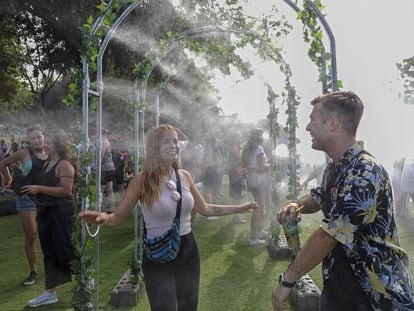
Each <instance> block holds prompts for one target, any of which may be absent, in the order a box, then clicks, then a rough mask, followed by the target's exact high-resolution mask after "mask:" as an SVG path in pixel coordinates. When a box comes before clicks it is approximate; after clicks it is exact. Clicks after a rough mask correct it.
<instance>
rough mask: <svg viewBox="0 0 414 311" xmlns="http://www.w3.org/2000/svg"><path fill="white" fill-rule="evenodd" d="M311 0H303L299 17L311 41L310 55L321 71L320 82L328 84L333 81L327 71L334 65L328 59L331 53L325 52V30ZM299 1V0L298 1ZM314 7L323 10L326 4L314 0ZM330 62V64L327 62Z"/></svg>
mask: <svg viewBox="0 0 414 311" xmlns="http://www.w3.org/2000/svg"><path fill="white" fill-rule="evenodd" d="M310 1H311V0H309V1H306V0H304V1H303V9H302V10H301V11H299V12H298V15H297V19H300V20H301V21H302V23H303V26H304V27H303V39H304V41H305V42H307V43H310V47H309V50H308V56H309V58H310V59H311V61H312V62H313V63H314V64H315V65H316V66H317V68H318V72H319V79H318V81H319V82H325V83H326V84H327V85H329V84H331V83H332V79H331V77H330V75H329V74H327V72H328V73H329V72H331V70H332V66H331V64H330V63H328V61H329V60H330V59H331V54H330V53H329V52H325V48H324V45H323V42H322V38H323V31H322V27H321V26H320V24H319V22H318V17H317V15H316V13H315V12H314V11H313V10H312V8H311V4H310V3H309V2H310ZM296 2H297V1H296ZM312 4H313V6H314V7H316V8H317V9H318V10H319V11H320V12H322V11H323V9H324V8H325V6H324V5H323V4H322V3H321V0H314V1H312ZM327 63H328V64H327ZM337 83H338V88H339V89H341V88H342V87H343V83H342V81H341V80H338V82H337Z"/></svg>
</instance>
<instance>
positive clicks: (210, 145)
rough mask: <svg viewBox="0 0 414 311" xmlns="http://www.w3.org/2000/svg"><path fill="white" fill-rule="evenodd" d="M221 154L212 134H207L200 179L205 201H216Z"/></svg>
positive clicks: (218, 188)
mask: <svg viewBox="0 0 414 311" xmlns="http://www.w3.org/2000/svg"><path fill="white" fill-rule="evenodd" d="M223 164H224V160H223V155H222V152H221V150H220V147H219V145H218V143H217V139H216V137H215V136H214V135H213V134H207V137H206V139H205V144H204V148H203V157H202V166H203V172H202V174H201V181H202V182H203V193H204V197H205V198H206V200H207V202H209V203H217V202H218V201H219V198H218V197H219V192H220V185H221V179H222V178H223Z"/></svg>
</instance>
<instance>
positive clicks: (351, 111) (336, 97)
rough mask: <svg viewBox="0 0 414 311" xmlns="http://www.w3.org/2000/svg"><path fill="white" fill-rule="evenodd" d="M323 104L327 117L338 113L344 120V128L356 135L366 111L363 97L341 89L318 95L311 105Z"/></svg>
mask: <svg viewBox="0 0 414 311" xmlns="http://www.w3.org/2000/svg"><path fill="white" fill-rule="evenodd" d="M318 103H321V104H322V107H323V109H324V111H325V113H326V117H327V118H328V117H329V116H332V115H336V116H337V117H338V118H339V119H341V121H342V127H343V129H344V130H345V131H346V132H347V133H348V134H350V135H354V136H355V135H356V132H357V129H358V125H359V122H360V121H361V117H362V114H363V112H364V104H363V103H362V101H361V99H360V98H359V97H358V96H357V95H356V94H355V93H354V92H351V91H347V92H345V91H341V92H333V93H329V94H325V95H322V96H318V97H316V98H315V99H314V100H312V101H311V105H313V106H314V105H316V104H318Z"/></svg>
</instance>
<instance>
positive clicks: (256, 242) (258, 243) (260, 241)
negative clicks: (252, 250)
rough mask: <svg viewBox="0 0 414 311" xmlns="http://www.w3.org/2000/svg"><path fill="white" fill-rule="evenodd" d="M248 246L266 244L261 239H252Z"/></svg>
mask: <svg viewBox="0 0 414 311" xmlns="http://www.w3.org/2000/svg"><path fill="white" fill-rule="evenodd" d="M247 244H249V245H250V246H257V245H264V244H266V241H265V240H261V239H258V238H256V239H250V240H249V241H248V242H247Z"/></svg>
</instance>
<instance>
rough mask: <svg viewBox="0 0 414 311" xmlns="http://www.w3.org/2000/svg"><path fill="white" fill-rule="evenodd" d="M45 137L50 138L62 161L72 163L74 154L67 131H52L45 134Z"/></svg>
mask: <svg viewBox="0 0 414 311" xmlns="http://www.w3.org/2000/svg"><path fill="white" fill-rule="evenodd" d="M44 135H45V137H50V138H51V139H52V142H53V145H54V147H55V150H56V152H57V154H58V155H59V158H60V159H65V160H68V161H70V160H71V159H72V154H71V152H70V149H69V148H70V145H71V143H70V139H69V136H68V135H66V133H65V131H64V130H62V129H52V130H48V131H46V132H45V134H44Z"/></svg>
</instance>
